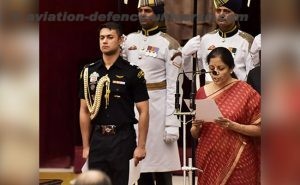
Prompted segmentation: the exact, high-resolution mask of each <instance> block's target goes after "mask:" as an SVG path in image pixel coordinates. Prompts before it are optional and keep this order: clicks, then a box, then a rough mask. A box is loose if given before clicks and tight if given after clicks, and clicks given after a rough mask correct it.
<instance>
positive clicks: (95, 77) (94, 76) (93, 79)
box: [90, 72, 99, 83]
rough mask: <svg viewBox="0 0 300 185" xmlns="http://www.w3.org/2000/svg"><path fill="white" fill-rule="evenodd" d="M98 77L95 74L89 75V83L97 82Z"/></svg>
mask: <svg viewBox="0 0 300 185" xmlns="http://www.w3.org/2000/svg"><path fill="white" fill-rule="evenodd" d="M98 77H99V74H98V73H97V72H93V73H92V74H91V75H90V82H91V83H94V82H97V79H98Z"/></svg>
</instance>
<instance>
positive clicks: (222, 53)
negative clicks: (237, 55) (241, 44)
mask: <svg viewBox="0 0 300 185" xmlns="http://www.w3.org/2000/svg"><path fill="white" fill-rule="evenodd" d="M217 57H220V58H221V60H222V61H223V62H224V63H225V64H226V65H227V66H228V67H229V69H233V68H234V66H235V65H234V59H233V57H232V54H231V52H230V51H229V50H228V49H227V48H224V47H217V48H215V49H213V50H212V51H211V52H210V53H209V54H208V55H207V58H206V62H207V63H208V64H209V63H210V59H212V58H217ZM231 76H232V77H233V78H237V77H236V75H235V74H234V72H233V73H232V74H231Z"/></svg>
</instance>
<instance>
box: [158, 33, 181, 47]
mask: <svg viewBox="0 0 300 185" xmlns="http://www.w3.org/2000/svg"><path fill="white" fill-rule="evenodd" d="M160 35H161V36H162V37H164V38H165V39H166V40H167V41H169V49H178V48H179V47H180V44H179V43H178V41H177V40H176V39H174V38H173V37H171V36H170V35H169V34H167V33H163V32H161V34H160Z"/></svg>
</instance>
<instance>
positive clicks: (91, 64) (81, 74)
mask: <svg viewBox="0 0 300 185" xmlns="http://www.w3.org/2000/svg"><path fill="white" fill-rule="evenodd" d="M98 62H99V61H96V62H92V63H89V64H85V65H84V67H83V68H82V70H81V72H80V79H81V78H82V76H83V72H84V69H85V68H87V67H91V66H93V65H95V64H96V63H98Z"/></svg>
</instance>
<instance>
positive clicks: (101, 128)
mask: <svg viewBox="0 0 300 185" xmlns="http://www.w3.org/2000/svg"><path fill="white" fill-rule="evenodd" d="M131 127H132V128H133V126H132V125H130V124H122V125H112V124H101V125H96V131H98V132H100V133H101V134H102V135H116V134H117V133H118V132H119V131H120V130H126V129H129V128H131Z"/></svg>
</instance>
